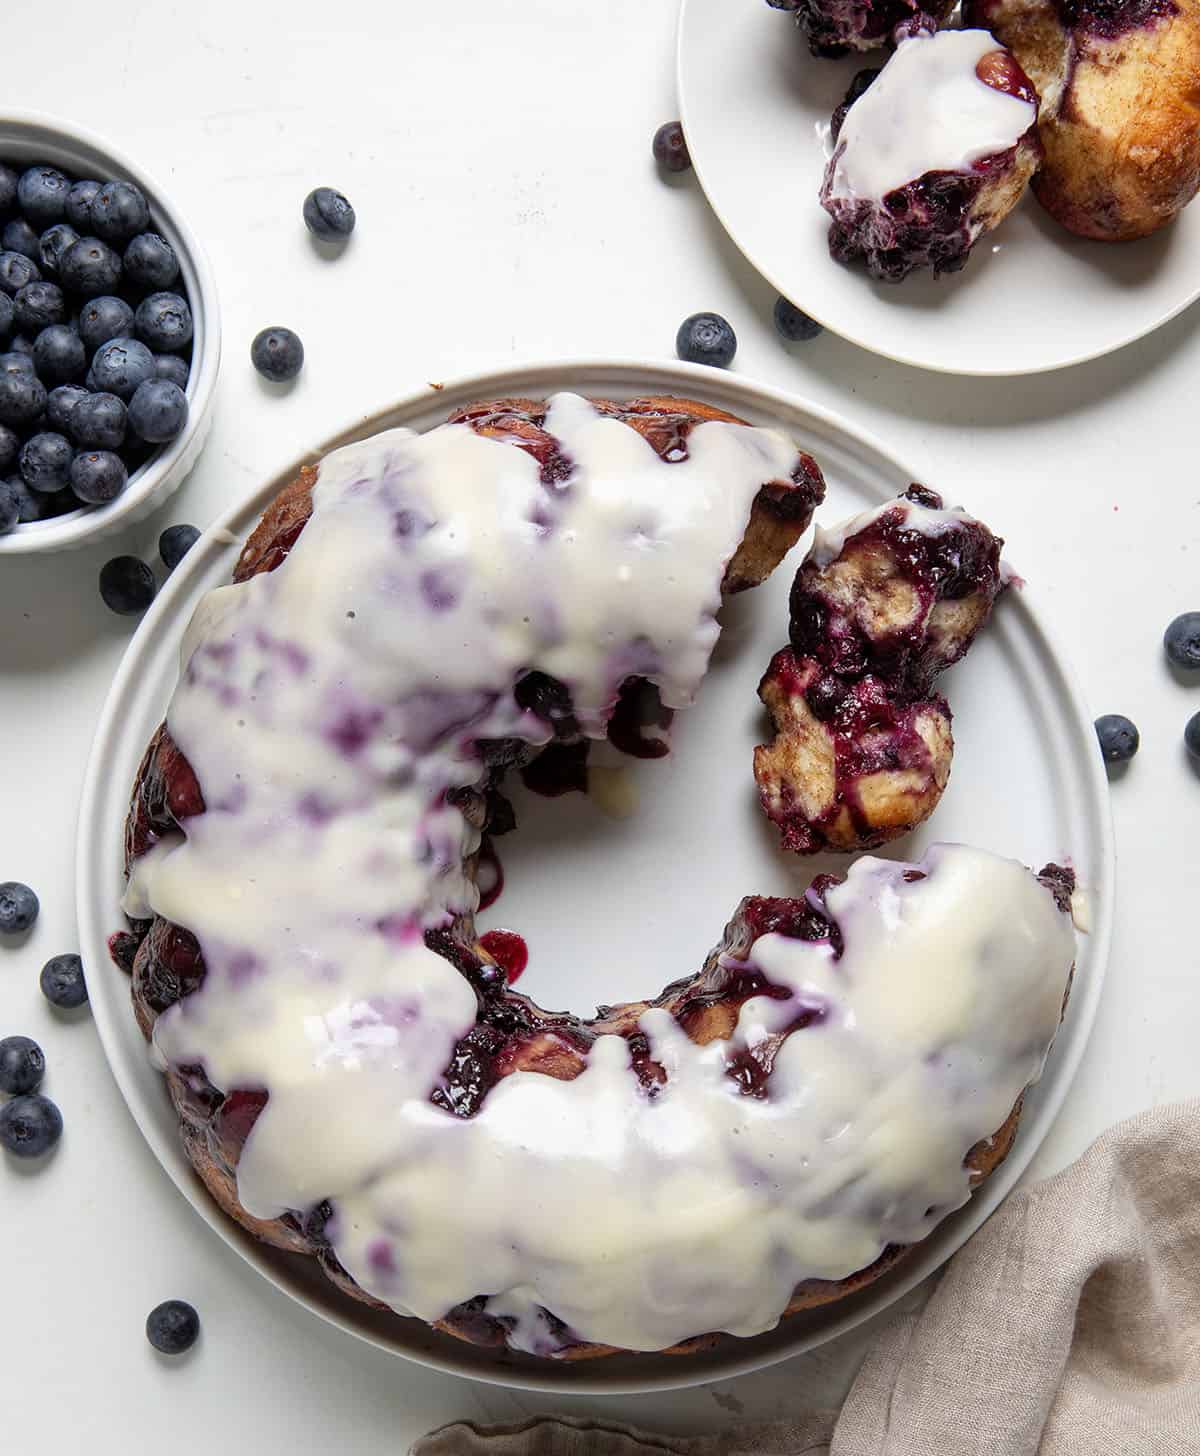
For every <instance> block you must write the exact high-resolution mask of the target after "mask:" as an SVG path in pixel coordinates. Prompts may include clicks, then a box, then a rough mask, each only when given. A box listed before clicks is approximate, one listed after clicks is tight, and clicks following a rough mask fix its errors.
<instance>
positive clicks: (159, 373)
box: [0, 294, 192, 389]
mask: <svg viewBox="0 0 1200 1456" xmlns="http://www.w3.org/2000/svg"><path fill="white" fill-rule="evenodd" d="M3 296H4V295H3V294H0V298H2V297H3ZM191 372H192V370H191V366H190V365H189V364H188V361H187V360H186V359H181V358H180V357H179V355H178V354H155V356H154V374H155V378H157V379H167V380H169V381H170V382H171V383H172V384H177V385H178V386H179V388H180V389H186V388H187V382H188V376H189V375H190V374H191Z"/></svg>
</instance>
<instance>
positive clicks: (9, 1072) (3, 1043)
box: [0, 1036, 46, 1097]
mask: <svg viewBox="0 0 1200 1456" xmlns="http://www.w3.org/2000/svg"><path fill="white" fill-rule="evenodd" d="M45 1075H46V1056H45V1053H44V1052H43V1051H42V1049H41V1047H40V1046H38V1044H37V1042H36V1041H34V1040H33V1039H32V1037H28V1036H6V1037H4V1038H3V1040H0V1092H7V1093H8V1094H9V1096H10V1097H20V1096H23V1095H24V1093H26V1092H36V1091H37V1089H38V1088H39V1087H40V1086H41V1085H42V1078H43V1077H44V1076H45Z"/></svg>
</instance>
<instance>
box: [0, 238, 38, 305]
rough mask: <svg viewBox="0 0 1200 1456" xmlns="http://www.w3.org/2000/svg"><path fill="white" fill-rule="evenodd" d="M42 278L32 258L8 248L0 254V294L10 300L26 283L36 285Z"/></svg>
mask: <svg viewBox="0 0 1200 1456" xmlns="http://www.w3.org/2000/svg"><path fill="white" fill-rule="evenodd" d="M41 276H42V274H41V270H40V269H39V268H38V266H37V264H36V263H35V262H34V261H33V260H32V258H27V257H26V256H25V254H24V253H17V252H14V251H13V249H11V248H8V249H6V250H5V251H4V252H2V253H0V292H3V293H7V294H8V295H9V297H10V298H11V297H12V296H13V295H14V294H15V293H17V292H18V291H19V290H20V289H22V288H24V287H25V285H26V284H27V283H36V282H37V281H38V279H39V278H40V277H41Z"/></svg>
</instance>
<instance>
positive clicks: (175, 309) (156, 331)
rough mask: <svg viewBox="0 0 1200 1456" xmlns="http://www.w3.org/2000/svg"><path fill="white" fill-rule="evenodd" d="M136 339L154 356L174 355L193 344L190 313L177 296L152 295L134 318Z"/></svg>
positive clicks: (138, 307) (185, 302)
mask: <svg viewBox="0 0 1200 1456" xmlns="http://www.w3.org/2000/svg"><path fill="white" fill-rule="evenodd" d="M133 322H134V328H135V329H136V330H137V336H138V338H139V339H141V340H142V342H143V343H145V344H148V345H149V346H150V348H152V349H153V350H154V352H155V353H156V354H177V353H178V352H179V351H180V349H184V348H186V347H187V346H188V344H190V343H191V341H192V311H191V309H190V308H189V307H188V305H187V299H186V298H182V297H181V296H180V295H179V294H178V293H151V294H149V295H148V296H147V297H146V298H143V299H142V301H141V303H139V304H138V306H137V313H135V314H134V317H133Z"/></svg>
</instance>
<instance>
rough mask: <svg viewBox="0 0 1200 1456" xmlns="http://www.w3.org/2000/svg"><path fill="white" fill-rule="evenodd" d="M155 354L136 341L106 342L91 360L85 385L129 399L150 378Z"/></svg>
mask: <svg viewBox="0 0 1200 1456" xmlns="http://www.w3.org/2000/svg"><path fill="white" fill-rule="evenodd" d="M154 377H155V375H154V355H153V354H152V353H151V352H150V350H149V349H147V348H146V346H145V344H143V343H141V342H139V340H137V339H109V341H108V343H107V344H101V345H100V347H99V348H98V349H97V350H96V353H95V355H94V356H93V358H92V367H91V369H90V370H88V377H87V385H88V388H89V389H94V390H96V391H97V393H100V394H115V395H116V396H117V398H118V399H123V400H126V401H128V400H130V399H132V397H133V393H134V391H135V390H136V389H137V387H138V385H139V384H145V382H146V381H147V380H148V379H153V378H154Z"/></svg>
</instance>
